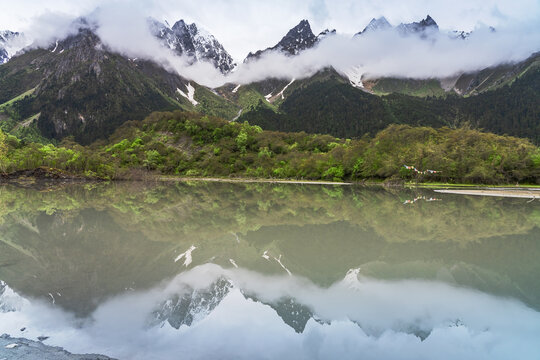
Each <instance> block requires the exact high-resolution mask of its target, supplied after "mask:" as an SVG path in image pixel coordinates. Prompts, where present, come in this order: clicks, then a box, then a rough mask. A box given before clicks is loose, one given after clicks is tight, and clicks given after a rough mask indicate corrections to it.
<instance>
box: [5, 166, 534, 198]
mask: <svg viewBox="0 0 540 360" xmlns="http://www.w3.org/2000/svg"><path fill="white" fill-rule="evenodd" d="M190 181H192V182H193V181H195V182H221V183H244V184H249V183H268V184H296V185H332V186H382V187H388V188H424V189H431V190H435V191H439V190H448V191H452V192H453V191H456V192H455V193H460V194H465V193H464V191H465V192H466V191H470V192H471V194H470V195H478V193H477V192H478V191H486V190H487V191H488V192H487V193H486V194H492V192H497V193H501V192H504V191H512V192H516V191H522V192H526V191H532V192H535V191H540V186H539V185H533V184H522V185H517V186H516V185H513V184H498V185H493V184H453V183H439V182H433V183H430V182H424V183H415V182H392V181H385V180H380V179H375V180H373V179H363V180H359V181H328V180H298V179H273V178H243V177H230V178H229V177H200V176H199V177H186V176H174V175H160V174H152V173H144V175H143V176H140V177H139V176H135V177H126V178H116V179H112V180H111V179H109V180H107V179H100V178H93V177H85V176H81V175H76V174H71V173H68V172H65V171H62V170H58V169H54V168H46V167H40V168H37V169H31V170H19V171H16V172H13V173H8V174H0V184H18V185H22V186H28V185H30V186H31V185H34V184H40V183H41V184H43V183H58V184H67V183H86V182H88V183H93V182H147V183H151V182H190ZM453 189H455V190H453ZM489 191H491V192H489ZM440 192H444V191H440ZM514 194H515V193H514ZM522 195H523V196H522V197H530V194H522ZM486 196H496V195H486ZM533 196H535V194H534V193H533Z"/></svg>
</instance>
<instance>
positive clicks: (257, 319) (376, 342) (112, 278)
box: [0, 183, 540, 359]
mask: <svg viewBox="0 0 540 360" xmlns="http://www.w3.org/2000/svg"><path fill="white" fill-rule="evenodd" d="M434 198H435V196H434V193H433V192H431V191H429V190H400V191H386V190H384V189H382V188H365V187H333V186H313V185H285V184H283V185H272V184H223V183H187V184H185V183H184V184H180V183H179V184H168V185H144V184H139V183H128V184H86V185H69V186H64V187H59V188H52V189H28V188H19V187H11V186H3V187H0V233H1V236H0V280H2V281H4V282H2V283H0V333H8V334H10V335H12V336H24V337H28V338H32V339H35V338H37V337H38V336H41V335H46V336H49V337H50V338H49V339H47V340H46V341H45V343H47V344H51V345H57V346H63V347H65V348H66V349H67V350H69V351H72V352H78V353H84V352H92V353H103V354H106V355H109V356H113V357H118V358H122V359H131V358H140V359H150V358H156V359H168V358H171V357H178V356H180V357H181V358H209V357H218V358H246V359H247V358H249V359H251V358H276V357H281V358H295V359H298V358H306V359H311V358H321V359H330V358H358V356H359V354H362V357H363V358H367V359H370V358H373V359H381V358H384V359H392V358H396V359H397V358H399V359H403V358H411V359H419V358H426V359H427V358H449V359H450V358H452V359H456V358H460V359H469V358H470V359H479V358H489V359H506V358H509V357H510V356H514V357H515V356H516V354H518V355H520V356H518V357H519V358H521V359H529V358H530V359H536V358H539V357H540V342H538V341H537V339H538V338H539V336H540V314H539V312H538V311H539V310H540V283H539V282H538V281H537V279H538V276H539V275H540V262H538V261H537V259H538V258H539V256H540V231H539V225H540V208H539V207H538V205H537V204H536V203H534V202H533V203H527V201H526V200H521V199H508V198H505V199H498V198H479V197H474V198H473V197H463V196H456V195H448V194H437V197H436V198H437V199H438V201H416V202H414V201H413V202H411V201H407V200H410V199H434ZM175 260H177V261H175ZM289 274H290V275H289ZM22 328H26V329H25V330H24V331H23V332H21V331H20V329H22Z"/></svg>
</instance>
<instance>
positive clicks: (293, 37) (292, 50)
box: [245, 19, 335, 61]
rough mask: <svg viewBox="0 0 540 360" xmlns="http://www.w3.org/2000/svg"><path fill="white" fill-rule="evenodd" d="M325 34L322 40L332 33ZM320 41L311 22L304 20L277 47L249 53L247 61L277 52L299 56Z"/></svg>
mask: <svg viewBox="0 0 540 360" xmlns="http://www.w3.org/2000/svg"><path fill="white" fill-rule="evenodd" d="M326 31H328V30H326ZM333 32H335V30H333ZM323 33H324V31H323V32H322V33H321V34H320V35H323V36H322V37H321V38H323V37H325V36H326V35H328V33H332V32H330V31H328V33H326V34H323ZM318 40H319V37H318V36H315V34H314V33H313V31H312V30H311V25H310V24H309V21H307V20H305V19H304V20H302V21H300V23H299V24H298V25H296V26H295V27H293V28H292V29H291V30H289V32H287V34H286V35H285V36H284V37H283V38H282V39H281V40H280V42H278V43H277V44H276V45H274V46H273V47H270V48H267V49H265V50H259V51H257V52H255V53H249V54H248V56H247V58H246V60H245V61H250V60H252V59H257V58H259V57H260V56H261V55H263V54H264V53H267V52H269V51H276V50H277V51H279V52H282V53H284V54H285V55H298V54H299V53H300V52H301V51H303V50H306V49H309V48H312V47H313V46H314V45H315V44H317V42H318Z"/></svg>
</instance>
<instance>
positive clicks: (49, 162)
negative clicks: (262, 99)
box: [0, 111, 540, 184]
mask: <svg viewBox="0 0 540 360" xmlns="http://www.w3.org/2000/svg"><path fill="white" fill-rule="evenodd" d="M404 165H408V166H411V167H415V168H416V169H418V170H419V171H420V172H421V173H419V172H416V171H414V170H412V169H407V168H405V167H404ZM39 167H47V168H54V169H59V170H62V171H65V172H67V173H69V174H74V175H80V176H84V177H90V178H102V179H130V178H136V177H138V176H141V175H143V174H147V173H151V174H156V175H161V174H163V175H176V176H183V177H243V178H275V179H305V180H329V181H362V180H366V179H369V180H385V179H395V180H405V181H411V180H412V181H418V182H448V183H474V184H509V183H512V184H514V183H516V182H520V183H532V184H534V183H538V181H539V180H540V149H539V148H538V147H536V146H535V145H533V144H532V143H531V142H530V141H529V140H526V139H520V138H515V137H510V136H499V135H494V134H490V133H483V132H480V131H477V130H474V129H471V128H469V127H467V126H464V127H461V128H458V129H450V128H445V127H443V128H440V129H433V128H429V127H411V126H408V125H390V126H389V127H387V128H386V129H384V130H382V131H380V132H379V133H377V134H376V135H375V136H374V137H373V138H368V137H363V138H361V139H355V140H351V139H339V138H335V137H333V136H330V135H314V134H306V133H304V132H299V133H283V132H275V131H264V130H262V129H261V128H260V127H259V126H252V125H249V124H248V123H247V122H244V123H236V122H228V121H225V120H222V119H219V118H216V117H211V116H203V115H201V114H197V113H190V112H181V111H176V112H157V113H153V114H151V115H150V116H149V117H147V118H146V119H145V120H144V121H131V122H127V123H125V124H124V125H122V126H121V127H120V128H119V129H117V130H116V132H115V133H114V134H113V135H112V136H111V137H110V138H109V140H108V141H98V142H96V143H94V144H92V145H90V146H82V145H80V144H77V143H76V142H75V141H73V140H72V139H70V138H67V139H64V140H63V141H62V142H61V143H59V144H57V145H53V144H45V145H43V144H39V143H34V142H28V141H25V140H20V139H18V138H17V137H15V136H13V135H9V134H7V135H6V134H4V133H0V171H1V172H2V173H3V174H4V176H6V175H5V174H10V173H11V174H12V173H16V172H17V171H21V170H28V169H36V168H39ZM426 170H435V171H437V172H436V173H423V172H424V171H426Z"/></svg>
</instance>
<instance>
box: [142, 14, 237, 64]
mask: <svg viewBox="0 0 540 360" xmlns="http://www.w3.org/2000/svg"><path fill="white" fill-rule="evenodd" d="M148 23H149V27H150V31H151V32H152V34H154V36H156V37H158V38H159V39H161V40H162V41H163V43H164V44H165V45H166V46H167V47H169V48H170V49H172V50H174V51H175V52H176V53H177V54H178V55H180V56H182V55H184V56H188V57H190V58H192V59H193V61H208V62H210V63H212V64H213V65H214V66H215V67H216V68H218V69H219V70H220V71H221V72H222V73H223V74H227V73H229V72H231V71H232V70H233V69H234V68H235V67H236V64H235V62H234V60H233V58H232V57H231V55H229V53H228V52H227V51H226V50H225V48H224V47H223V45H221V44H220V43H219V41H217V39H216V38H215V37H214V36H213V35H211V34H210V33H208V32H207V31H205V30H203V29H201V28H199V27H197V25H196V24H186V23H185V22H184V20H180V21H178V22H176V23H175V24H174V25H173V26H172V28H171V27H169V26H168V25H167V24H163V23H161V22H159V21H157V20H155V19H149V21H148Z"/></svg>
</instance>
